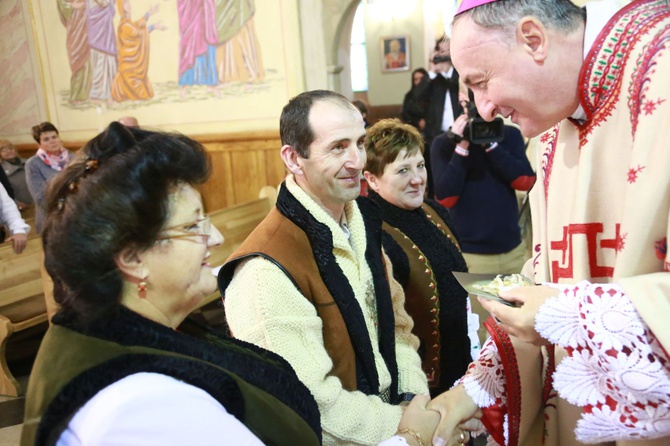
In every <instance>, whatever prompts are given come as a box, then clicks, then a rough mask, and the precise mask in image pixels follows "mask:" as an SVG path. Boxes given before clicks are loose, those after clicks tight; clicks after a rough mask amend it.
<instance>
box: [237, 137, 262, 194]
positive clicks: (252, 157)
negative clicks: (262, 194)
mask: <svg viewBox="0 0 670 446" xmlns="http://www.w3.org/2000/svg"><path fill="white" fill-rule="evenodd" d="M231 162H232V166H231V168H232V173H233V176H234V178H235V184H234V188H235V202H236V203H244V202H246V201H250V200H253V199H255V198H257V197H258V191H259V190H260V188H261V187H262V186H258V184H259V183H261V182H263V181H264V180H265V179H264V178H261V177H260V172H259V168H258V162H257V159H256V151H255V150H251V149H250V150H245V151H240V150H234V151H232V152H231Z"/></svg>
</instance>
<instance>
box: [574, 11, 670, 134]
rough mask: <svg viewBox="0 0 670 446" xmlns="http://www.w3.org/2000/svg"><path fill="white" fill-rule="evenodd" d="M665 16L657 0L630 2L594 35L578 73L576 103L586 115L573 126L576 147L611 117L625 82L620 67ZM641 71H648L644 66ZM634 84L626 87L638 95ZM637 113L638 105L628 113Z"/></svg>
mask: <svg viewBox="0 0 670 446" xmlns="http://www.w3.org/2000/svg"><path fill="white" fill-rule="evenodd" d="M667 14H668V11H667V7H666V6H665V2H662V1H659V0H642V1H637V2H632V3H630V4H628V5H627V6H625V7H624V8H622V9H621V10H620V11H619V12H617V13H616V15H615V16H614V17H613V18H612V20H610V22H609V24H608V26H607V27H606V28H605V29H603V30H602V31H601V32H600V34H599V35H598V37H597V39H596V41H595V42H594V44H593V46H592V47H591V49H590V51H589V53H588V55H587V57H586V60H585V61H584V64H583V65H582V70H581V73H580V79H581V80H580V89H581V97H580V102H581V105H582V107H583V108H584V112H585V113H586V122H585V123H584V124H581V125H580V124H577V127H578V129H579V139H580V147H583V146H584V145H585V144H586V143H587V142H588V138H587V135H589V134H590V133H591V132H592V131H593V129H595V128H596V127H598V126H600V124H601V123H602V122H603V121H605V120H606V119H607V118H608V117H609V116H611V114H612V110H614V108H615V107H616V105H617V102H618V98H619V94H620V91H621V86H622V83H623V81H624V80H627V79H624V78H623V76H622V74H623V67H625V66H626V65H627V63H628V59H629V58H630V57H631V56H632V54H631V49H632V48H633V47H634V46H635V44H636V42H638V41H639V40H640V37H641V36H644V35H646V34H648V31H649V28H651V27H653V26H654V25H655V24H656V22H657V21H659V20H663V19H664V18H665V17H666V16H667ZM638 62H639V61H638ZM638 68H639V67H637V68H636V69H638ZM644 69H645V70H646V69H648V66H645V68H644ZM633 79H634V82H646V80H645V79H643V76H635V75H633ZM636 79H637V80H636ZM634 82H633V83H631V85H630V86H629V91H630V92H631V93H633V92H637V93H639V89H636V88H635V87H634ZM635 96H637V94H636V95H635ZM631 98H632V99H633V100H636V99H637V98H633V95H632V94H631ZM629 106H630V104H629ZM638 110H639V105H636V106H635V107H634V108H631V111H635V112H634V113H631V118H633V117H636V116H637V115H638Z"/></svg>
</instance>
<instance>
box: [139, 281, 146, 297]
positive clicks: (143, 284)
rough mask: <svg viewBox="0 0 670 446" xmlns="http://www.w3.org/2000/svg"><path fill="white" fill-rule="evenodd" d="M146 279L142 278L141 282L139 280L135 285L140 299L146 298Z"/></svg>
mask: <svg viewBox="0 0 670 446" xmlns="http://www.w3.org/2000/svg"><path fill="white" fill-rule="evenodd" d="M146 281H147V278H146V277H144V278H142V280H140V283H138V284H137V293H138V294H139V296H140V298H141V299H144V298H146V297H147V282H146Z"/></svg>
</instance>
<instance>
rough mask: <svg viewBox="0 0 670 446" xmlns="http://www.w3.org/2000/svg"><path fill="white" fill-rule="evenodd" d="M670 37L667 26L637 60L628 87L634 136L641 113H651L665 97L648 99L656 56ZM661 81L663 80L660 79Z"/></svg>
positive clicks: (669, 30)
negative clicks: (656, 99) (655, 99)
mask: <svg viewBox="0 0 670 446" xmlns="http://www.w3.org/2000/svg"><path fill="white" fill-rule="evenodd" d="M664 12H665V14H658V15H657V16H656V17H654V20H650V21H649V22H648V23H647V24H646V25H645V27H644V28H647V29H645V30H644V31H642V32H643V33H646V32H648V28H651V27H654V26H655V25H656V23H657V22H658V21H659V20H663V19H665V18H666V17H667V16H668V11H664ZM669 38H670V28H668V27H667V26H666V28H665V29H664V30H663V32H661V33H658V34H657V35H656V36H654V39H653V40H652V41H651V42H649V44H647V45H646V46H645V47H644V49H643V50H642V54H641V55H640V57H638V59H637V60H636V61H635V65H634V67H635V69H634V70H633V76H632V79H633V80H632V82H631V84H630V87H629V88H628V109H629V110H630V120H631V127H632V135H631V136H632V137H633V139H635V132H636V131H637V125H638V123H639V121H640V115H641V114H642V113H643V112H644V113H645V114H651V113H652V112H653V110H654V109H655V108H656V106H657V105H660V104H662V103H663V102H664V101H665V99H663V98H658V101H654V100H648V99H647V95H646V93H647V91H648V90H649V82H650V75H651V74H653V73H654V71H655V65H656V62H655V60H654V57H655V56H657V55H658V54H659V53H660V52H661V51H662V50H664V49H666V46H667V44H668V39H669ZM659 82H663V81H662V80H659Z"/></svg>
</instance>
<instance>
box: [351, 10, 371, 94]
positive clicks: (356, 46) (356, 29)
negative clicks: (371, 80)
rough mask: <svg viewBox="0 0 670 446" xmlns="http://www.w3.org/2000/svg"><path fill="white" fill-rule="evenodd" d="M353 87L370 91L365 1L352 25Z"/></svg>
mask: <svg viewBox="0 0 670 446" xmlns="http://www.w3.org/2000/svg"><path fill="white" fill-rule="evenodd" d="M349 58H350V59H349V61H350V63H351V89H352V90H353V91H368V56H367V54H366V49H365V11H364V6H363V2H360V3H359V4H358V7H357V8H356V14H355V15H354V23H353V24H352V27H351V51H350V53H349Z"/></svg>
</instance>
